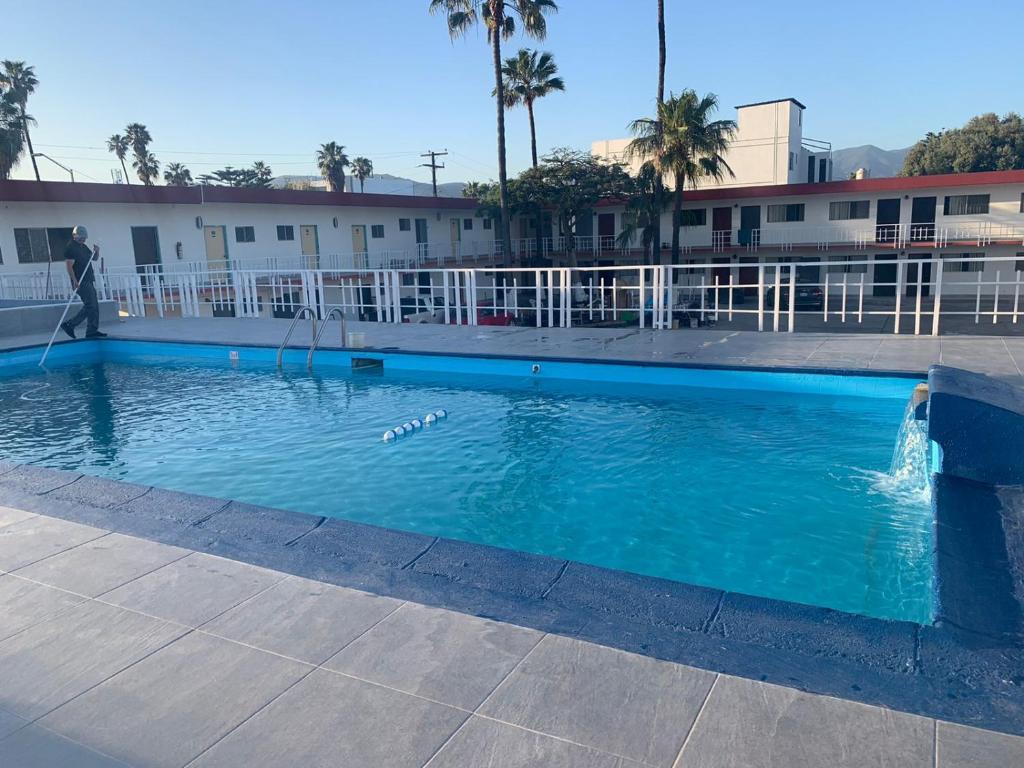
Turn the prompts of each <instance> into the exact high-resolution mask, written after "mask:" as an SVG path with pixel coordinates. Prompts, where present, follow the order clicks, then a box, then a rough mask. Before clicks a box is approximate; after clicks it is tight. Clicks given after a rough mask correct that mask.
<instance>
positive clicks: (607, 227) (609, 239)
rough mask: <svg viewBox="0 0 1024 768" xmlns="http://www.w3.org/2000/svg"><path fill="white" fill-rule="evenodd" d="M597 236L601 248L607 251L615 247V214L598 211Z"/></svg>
mask: <svg viewBox="0 0 1024 768" xmlns="http://www.w3.org/2000/svg"><path fill="white" fill-rule="evenodd" d="M597 236H598V237H599V238H600V241H601V250H602V251H607V250H610V249H612V248H614V247H615V214H614V213H600V214H598V216H597Z"/></svg>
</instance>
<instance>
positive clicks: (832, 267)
mask: <svg viewBox="0 0 1024 768" xmlns="http://www.w3.org/2000/svg"><path fill="white" fill-rule="evenodd" d="M863 260H864V257H863V256H833V257H831V258H830V259H829V261H863ZM828 271H829V274H833V275H835V274H838V275H860V274H866V273H867V271H868V265H867V264H829V265H828Z"/></svg>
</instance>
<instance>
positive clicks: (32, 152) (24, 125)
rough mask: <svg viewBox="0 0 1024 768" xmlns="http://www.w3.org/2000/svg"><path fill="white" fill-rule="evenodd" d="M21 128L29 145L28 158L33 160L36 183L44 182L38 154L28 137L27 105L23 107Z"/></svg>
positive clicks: (30, 138)
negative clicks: (40, 172) (37, 157)
mask: <svg viewBox="0 0 1024 768" xmlns="http://www.w3.org/2000/svg"><path fill="white" fill-rule="evenodd" d="M21 127H22V130H24V131H25V143H26V144H28V156H29V157H31V158H32V170H34V171H35V172H36V181H42V179H41V178H39V165H38V164H37V163H36V152H35V150H34V149H32V137H31V136H29V135H28V118H27V117H26V115H25V105H24V104H22V105H21Z"/></svg>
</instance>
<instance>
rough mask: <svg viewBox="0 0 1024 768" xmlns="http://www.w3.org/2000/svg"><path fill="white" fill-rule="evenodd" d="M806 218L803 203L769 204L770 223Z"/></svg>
mask: <svg viewBox="0 0 1024 768" xmlns="http://www.w3.org/2000/svg"><path fill="white" fill-rule="evenodd" d="M803 220H804V204H803V203H789V204H786V205H782V204H779V205H769V206H768V223H769V224H771V223H774V222H779V221H803Z"/></svg>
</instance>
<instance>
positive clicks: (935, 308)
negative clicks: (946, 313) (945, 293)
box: [932, 259, 942, 336]
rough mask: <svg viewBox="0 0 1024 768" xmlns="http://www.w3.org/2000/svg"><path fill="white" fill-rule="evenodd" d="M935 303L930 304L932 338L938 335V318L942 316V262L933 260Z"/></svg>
mask: <svg viewBox="0 0 1024 768" xmlns="http://www.w3.org/2000/svg"><path fill="white" fill-rule="evenodd" d="M935 268H936V269H937V270H938V272H937V273H936V275H935V302H934V303H933V304H932V336H938V335H939V317H940V315H941V314H942V260H941V259H936V260H935Z"/></svg>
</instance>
